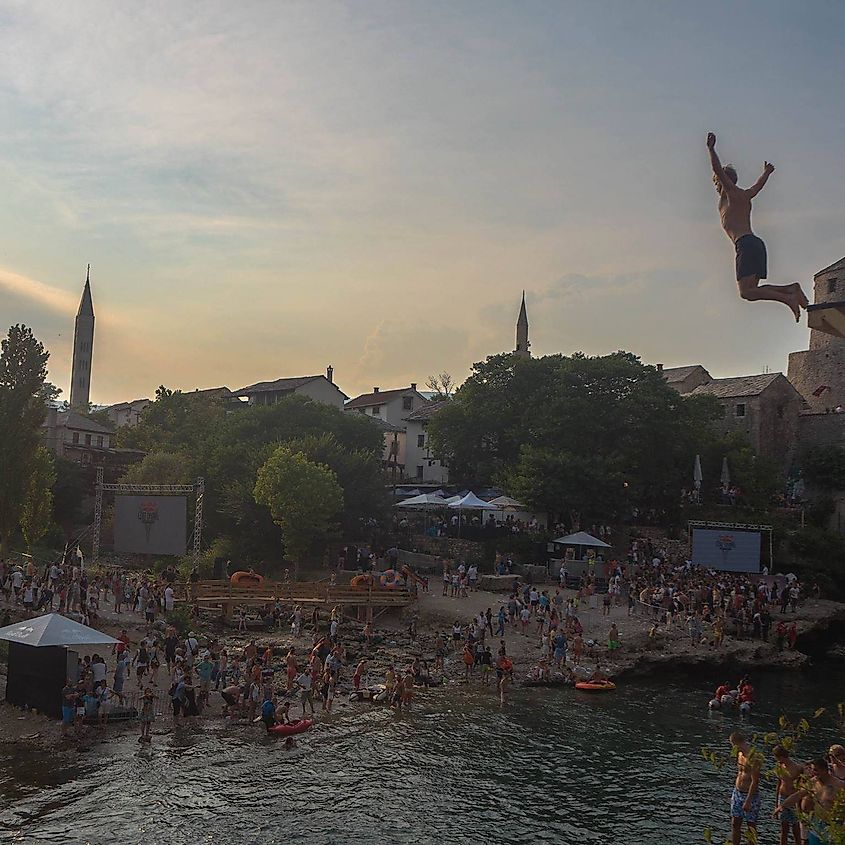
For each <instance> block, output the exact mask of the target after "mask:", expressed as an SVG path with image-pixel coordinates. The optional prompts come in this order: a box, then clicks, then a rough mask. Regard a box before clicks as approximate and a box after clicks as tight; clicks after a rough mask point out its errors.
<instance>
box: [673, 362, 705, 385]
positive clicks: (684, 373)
mask: <svg viewBox="0 0 845 845" xmlns="http://www.w3.org/2000/svg"><path fill="white" fill-rule="evenodd" d="M698 369H702V370H704V367H702V366H701V364H691V365H690V366H688V367H664V368H663V377H664V378H665V379H666V381H669V382H672V381H683V380H684V379H685V378H687V377H688V376H691V375H692V374H693V373H694V372H695V371H696V370H698ZM704 372H705V373H706V372H707V370H704Z"/></svg>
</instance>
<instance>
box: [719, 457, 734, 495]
mask: <svg viewBox="0 0 845 845" xmlns="http://www.w3.org/2000/svg"><path fill="white" fill-rule="evenodd" d="M719 480H720V481H721V482H722V489H723V490H724V491H725V492H726V493H727V492H728V487H730V486H731V472H730V470H729V469H728V456H727V455H725V457H724V458H722V474H721V475H720V476H719Z"/></svg>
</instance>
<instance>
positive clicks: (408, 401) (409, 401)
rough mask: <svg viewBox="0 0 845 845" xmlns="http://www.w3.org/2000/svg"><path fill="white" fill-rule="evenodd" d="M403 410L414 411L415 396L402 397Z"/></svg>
mask: <svg viewBox="0 0 845 845" xmlns="http://www.w3.org/2000/svg"><path fill="white" fill-rule="evenodd" d="M402 410H403V411H413V410H414V397H413V396H403V397H402Z"/></svg>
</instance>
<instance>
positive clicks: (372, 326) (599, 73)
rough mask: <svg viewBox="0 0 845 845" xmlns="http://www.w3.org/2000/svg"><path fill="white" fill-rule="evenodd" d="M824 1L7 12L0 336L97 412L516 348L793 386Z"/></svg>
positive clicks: (827, 180)
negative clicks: (769, 378)
mask: <svg viewBox="0 0 845 845" xmlns="http://www.w3.org/2000/svg"><path fill="white" fill-rule="evenodd" d="M843 31H845V4H842V3H841V2H803V3H794V2H773V1H772V0H768V2H745V3H742V4H735V3H727V2H725V3H719V2H707V3H701V2H697V1H696V2H682V0H676V2H672V3H667V2H663V0H661V2H639V0H620V1H619V2H604V1H603V0H596V2H588V0H580V2H549V1H548V0H543V2H526V1H525V0H519V1H518V2H516V0H515V2H512V3H503V2H493V0H479V2H463V1H462V0H449V2H434V0H418V2H398V1H397V0H390V2H376V0H361V2H356V3H328V2H319V0H314V2H288V3H286V2H239V3H231V2H226V3H214V2H203V3H187V2H179V3H172V2H162V3H155V2H145V3H128V2H108V3H92V2H79V0H75V2H73V3H56V2H31V0H27V2H21V3H16V2H15V3H3V2H0V114H2V121H0V179H2V185H3V191H2V201H0V229H1V230H2V233H3V237H2V250H0V328H2V329H3V331H5V327H6V326H8V325H10V324H11V323H13V322H20V321H22V322H25V323H27V324H28V325H31V326H32V327H33V329H34V331H35V333H36V335H37V336H38V337H39V338H41V339H42V340H43V341H44V343H45V344H46V345H47V347H48V348H49V349H50V351H51V353H52V357H51V360H50V378H51V379H52V380H53V381H54V382H55V383H56V384H58V385H59V386H60V387H62V388H63V389H64V390H65V391H66V392H65V393H64V394H63V398H68V394H67V388H68V381H69V370H70V351H71V338H72V318H73V315H74V314H75V312H76V307H77V305H78V302H79V297H80V294H81V290H82V282H83V280H84V274H85V265H86V264H87V263H88V262H90V263H91V265H92V271H91V280H92V289H93V298H94V307H95V311H96V315H97V334H96V339H95V347H94V372H93V377H92V400H93V401H94V402H97V403H110V402H116V401H122V400H129V399H133V398H137V397H140V396H151V395H152V394H153V392H154V390H155V388H156V386H157V385H159V384H161V383H164V384H166V385H167V386H169V387H172V388H180V389H183V390H193V389H194V388H204V387H214V386H218V385H224V384H225V385H227V386H228V387H230V388H233V389H236V388H239V387H242V386H243V385H245V384H249V383H252V382H255V381H259V380H265V379H272V378H279V377H283V376H296V375H310V374H315V373H320V372H323V371H324V370H325V367H326V365H327V364H333V365H334V368H335V380H336V382H337V383H338V385H339V386H340V387H341V389H343V390H344V391H345V392H346V393H348V394H349V395H350V396H354V395H356V394H357V393H360V392H364V391H368V390H369V389H371V388H372V386H374V385H379V386H380V387H381V388H382V389H387V388H391V387H398V386H401V385H406V384H408V383H409V382H411V381H415V382H419V383H420V385H422V383H423V382H425V380H426V377H427V376H428V375H430V374H432V373H436V372H440V371H444V370H446V371H449V372H451V373H452V375H453V376H454V377H455V379H456V380H457V381H462V380H463V379H464V378H465V377H466V375H467V373H468V371H469V368H470V366H471V365H472V363H473V362H474V361H479V360H483V358H485V357H486V356H487V355H490V354H494V353H496V352H500V351H507V350H510V349H512V348H513V344H514V323H515V320H516V315H517V311H518V308H519V300H520V296H521V291H522V289H523V288H524V289H525V290H526V296H527V301H528V315H529V319H530V323H531V339H532V344H533V352H534V353H535V354H538V355H541V354H547V353H553V352H563V353H571V352H573V351H577V350H583V351H584V352H586V353H588V354H603V353H607V352H611V351H614V350H616V349H628V350H630V351H632V352H634V353H636V354H638V355H640V356H642V357H643V359H644V360H646V361H649V362H658V361H660V362H662V363H664V364H665V365H666V366H673V365H681V364H689V363H702V364H704V365H705V366H706V367H707V368H708V369H709V370H710V371H711V373H713V374H714V375H721V376H726V375H735V374H742V373H757V372H762V371H763V369H764V368H765V367H769V368H770V369H772V370H785V369H786V356H787V354H788V353H789V352H791V351H794V350H797V349H803V348H806V345H807V329H806V327H805V326H804V327H799V326H796V325H795V324H794V323H793V322H792V321H791V317H790V314H789V312H788V311H787V309H786V308H784V307H783V306H780V305H777V304H769V303H745V302H742V301H741V300H740V299H739V298H738V297H737V294H736V290H735V282H734V274H733V248H732V246H731V244H730V242H729V241H728V240H727V238H726V237H725V236H724V235H723V234H722V232H721V230H720V228H719V225H718V218H717V215H716V211H715V195H714V192H713V188H712V185H711V183H710V173H709V165H708V160H707V155H706V150H705V146H704V139H705V135H706V132H707V130H709V129H713V130H715V131H716V132H717V134H718V136H719V150H720V152H721V153H722V156H723V160H725V161H732V162H733V163H734V164H735V165H736V166H737V168H738V170H739V176H740V182H741V183H742V184H750V183H751V182H753V181H754V180H755V179H756V177H757V176H758V174H759V171H760V169H761V168H762V163H763V160H764V159H769V160H771V161H772V162H773V163H774V164H775V166H776V167H777V171H776V173H775V174H774V176H773V177H772V179H771V181H770V183H769V185H768V187H767V188H766V189H765V190H764V191H763V193H762V194H761V195H760V196H759V197H758V199H757V201H756V203H755V206H756V211H755V218H754V219H755V229H756V230H757V232H758V233H759V234H760V235H761V236H762V237H763V238H764V239H765V240H766V242H767V245H768V248H769V276H770V281H772V282H778V281H793V280H795V279H800V280H802V281H803V282H805V283H806V284H807V285H809V284H811V281H812V275H813V273H815V272H816V271H818V270H820V269H821V268H823V267H825V266H826V265H828V264H831V263H833V262H834V261H836V260H838V259H839V258H841V257H842V256H843V255H845V231H843V217H845V215H843V212H845V191H843V184H845V165H843V162H842V152H841V151H842V148H843V138H845V111H844V110H843V109H842V80H843V79H845V52H843V50H842V47H841V43H840V39H841V33H842V32H843Z"/></svg>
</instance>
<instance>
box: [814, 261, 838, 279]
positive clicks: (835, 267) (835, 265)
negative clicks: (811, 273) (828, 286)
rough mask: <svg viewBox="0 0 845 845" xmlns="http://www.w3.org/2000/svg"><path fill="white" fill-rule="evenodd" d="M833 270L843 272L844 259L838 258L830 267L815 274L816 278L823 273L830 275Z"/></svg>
mask: <svg viewBox="0 0 845 845" xmlns="http://www.w3.org/2000/svg"><path fill="white" fill-rule="evenodd" d="M834 270H845V258H840V259H839V261H836V262H835V263H833V264H831V265H830V267H825V268H824V270H819V272H818V273H816V276H821V275H822V274H823V273H832V272H833V271H834ZM814 278H815V277H814Z"/></svg>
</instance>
